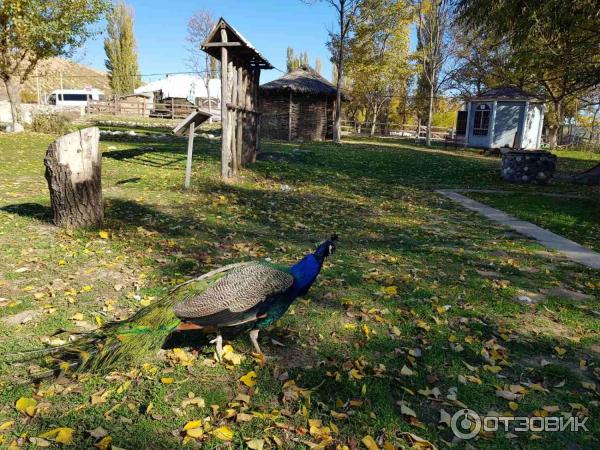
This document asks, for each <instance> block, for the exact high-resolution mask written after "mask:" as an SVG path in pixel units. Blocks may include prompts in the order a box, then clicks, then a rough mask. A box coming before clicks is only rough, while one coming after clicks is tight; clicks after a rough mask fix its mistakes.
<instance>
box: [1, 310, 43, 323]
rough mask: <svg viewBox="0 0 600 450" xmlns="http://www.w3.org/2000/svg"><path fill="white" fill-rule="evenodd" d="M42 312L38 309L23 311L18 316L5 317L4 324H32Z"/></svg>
mask: <svg viewBox="0 0 600 450" xmlns="http://www.w3.org/2000/svg"><path fill="white" fill-rule="evenodd" d="M41 313H42V312H41V311H40V310H37V309H28V310H26V311H21V312H20V313H18V314H15V315H12V316H8V317H3V318H2V322H4V323H5V324H7V325H13V326H14V325H21V324H24V323H27V322H31V321H32V320H34V319H35V318H37V317H38V316H39V315H40V314H41Z"/></svg>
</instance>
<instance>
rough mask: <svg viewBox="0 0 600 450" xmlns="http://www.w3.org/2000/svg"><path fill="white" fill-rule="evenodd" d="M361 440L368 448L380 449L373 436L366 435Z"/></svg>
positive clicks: (369, 449)
mask: <svg viewBox="0 0 600 450" xmlns="http://www.w3.org/2000/svg"><path fill="white" fill-rule="evenodd" d="M361 442H362V443H363V444H364V446H365V447H366V448H367V449H368V450H379V446H378V445H377V442H375V439H373V438H372V437H371V436H368V435H367V436H365V437H364V438H362V439H361Z"/></svg>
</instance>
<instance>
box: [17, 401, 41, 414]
mask: <svg viewBox="0 0 600 450" xmlns="http://www.w3.org/2000/svg"><path fill="white" fill-rule="evenodd" d="M36 407H37V400H36V399H34V398H30V397H21V398H20V399H19V400H17V403H15V408H16V409H17V411H19V412H21V413H23V414H27V415H28V416H31V417H33V416H34V415H35V409H36Z"/></svg>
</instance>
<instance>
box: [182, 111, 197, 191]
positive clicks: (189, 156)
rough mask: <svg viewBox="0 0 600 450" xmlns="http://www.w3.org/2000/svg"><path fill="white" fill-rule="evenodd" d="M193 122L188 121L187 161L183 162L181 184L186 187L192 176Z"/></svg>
mask: <svg viewBox="0 0 600 450" xmlns="http://www.w3.org/2000/svg"><path fill="white" fill-rule="evenodd" d="M194 128H195V127H194V122H190V128H189V135H188V149H187V162H186V164H185V182H184V183H183V186H184V187H185V188H186V189H188V188H189V187H190V179H191V178H192V155H193V154H194Z"/></svg>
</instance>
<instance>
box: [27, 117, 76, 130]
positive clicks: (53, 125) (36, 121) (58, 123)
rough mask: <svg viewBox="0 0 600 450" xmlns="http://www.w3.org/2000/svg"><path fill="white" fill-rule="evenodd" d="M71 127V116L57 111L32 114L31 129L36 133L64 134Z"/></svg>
mask: <svg viewBox="0 0 600 450" xmlns="http://www.w3.org/2000/svg"><path fill="white" fill-rule="evenodd" d="M70 127H71V118H70V117H68V116H66V115H64V114H58V113H40V114H36V115H35V116H33V120H32V121H31V129H32V130H33V131H36V132H38V133H47V134H65V133H68V132H69V129H70Z"/></svg>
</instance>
